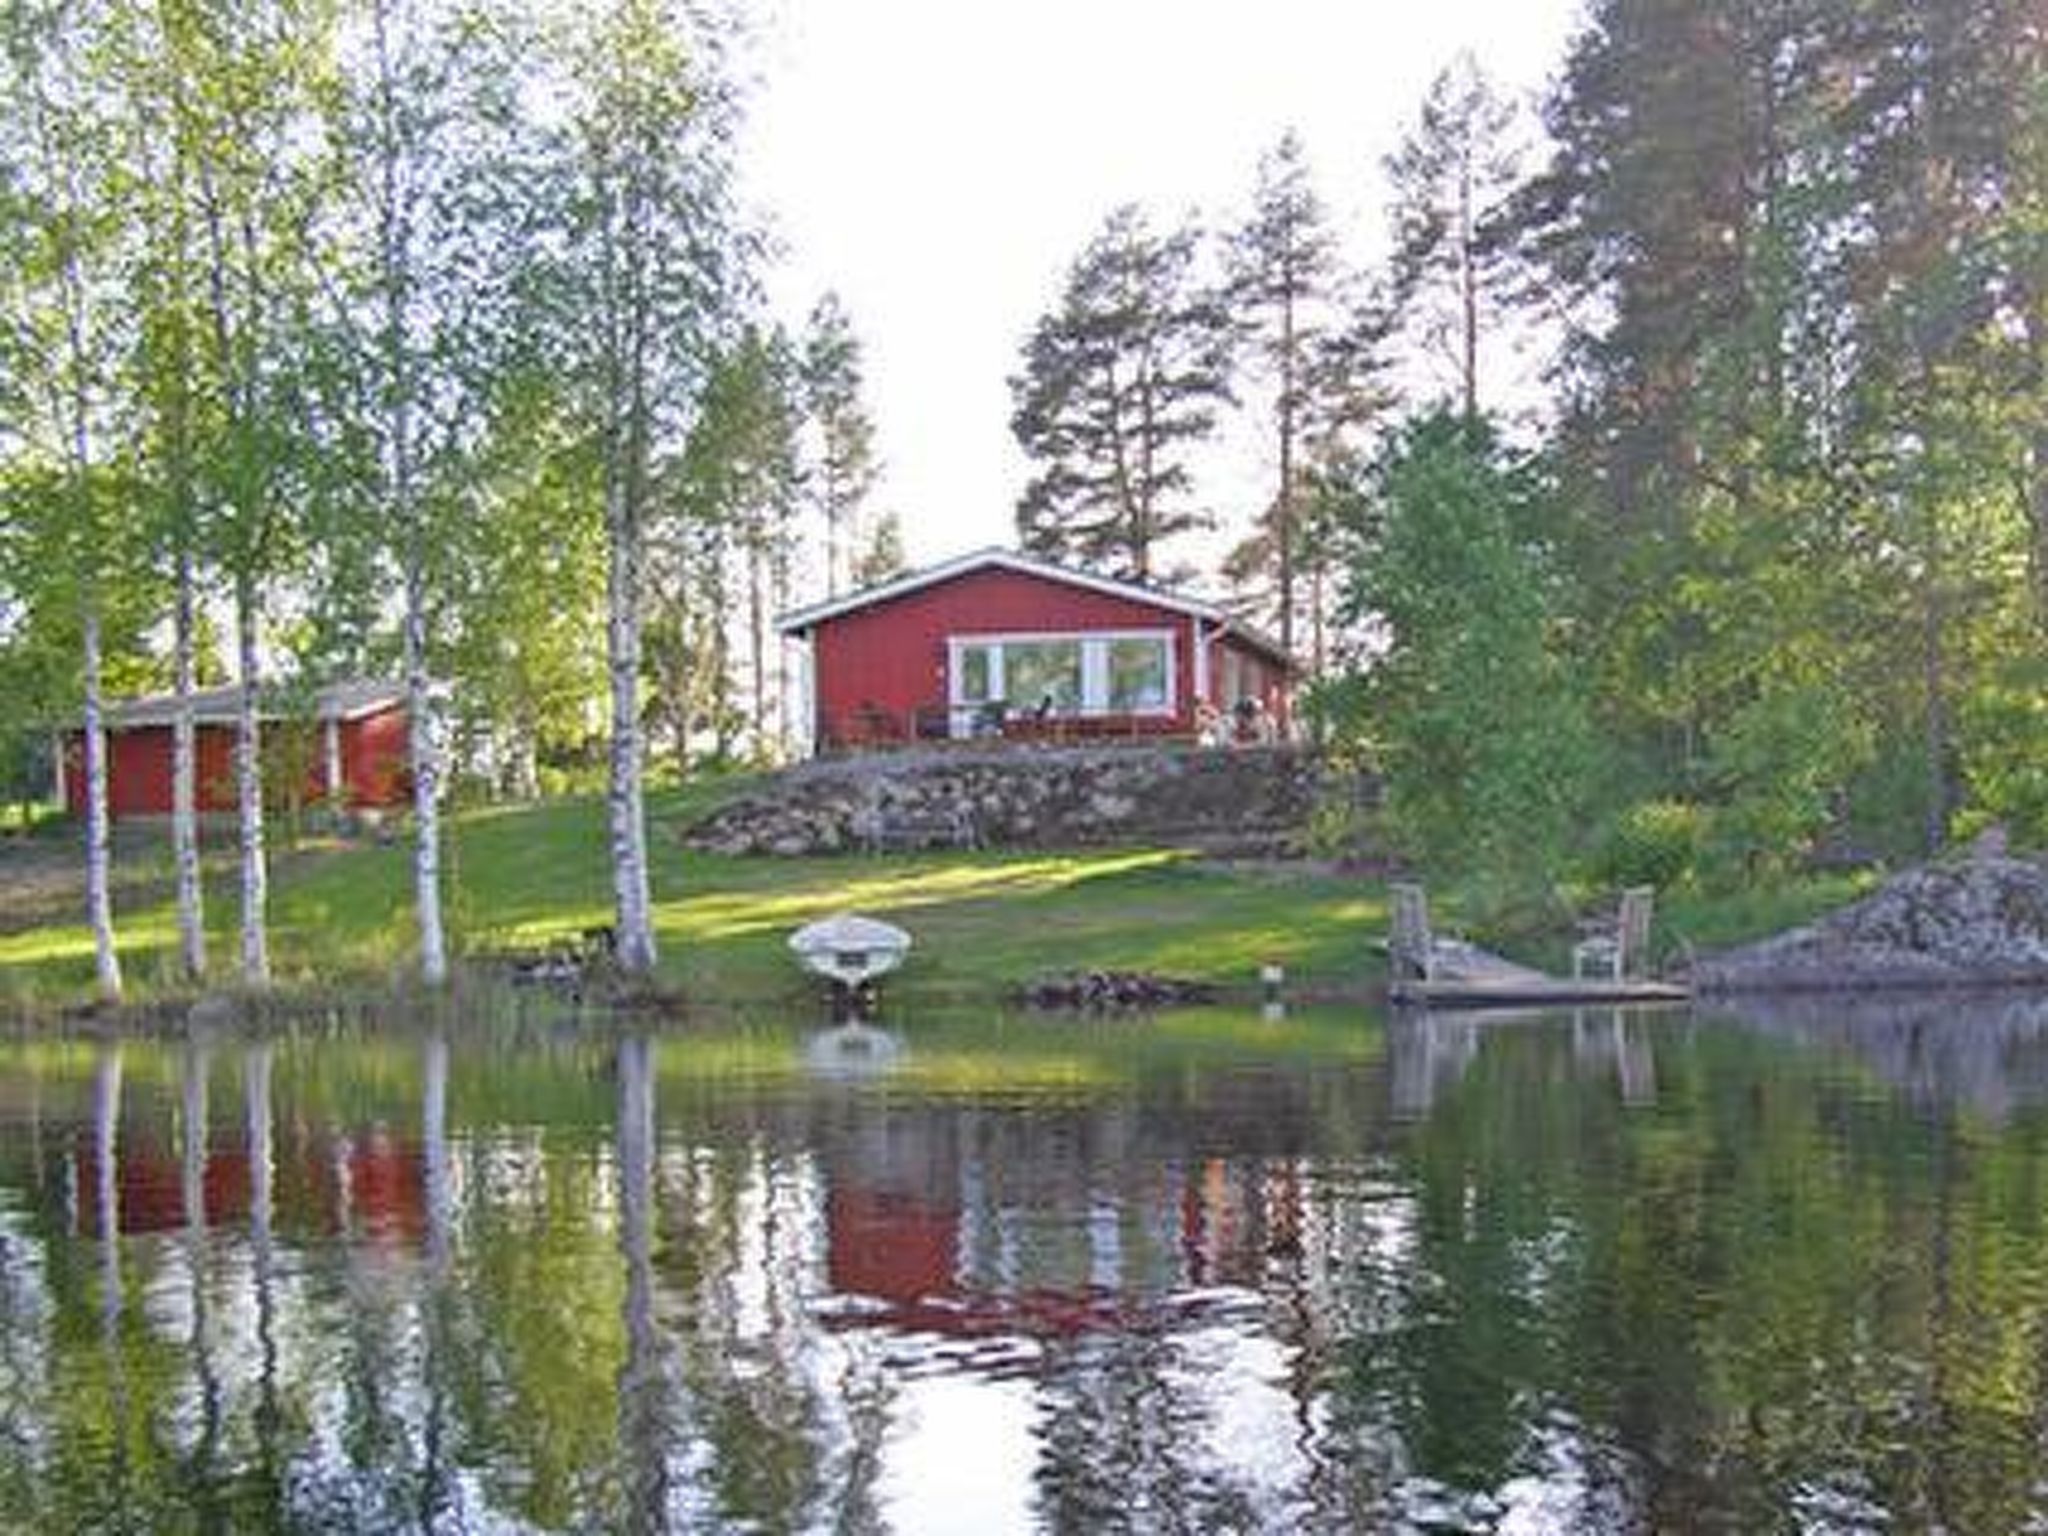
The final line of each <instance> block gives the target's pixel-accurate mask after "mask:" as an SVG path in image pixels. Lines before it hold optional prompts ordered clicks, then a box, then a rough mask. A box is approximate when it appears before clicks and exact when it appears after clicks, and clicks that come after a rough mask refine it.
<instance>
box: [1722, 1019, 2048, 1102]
mask: <svg viewBox="0 0 2048 1536" xmlns="http://www.w3.org/2000/svg"><path fill="white" fill-rule="evenodd" d="M1716 1012H1717V1013H1718V1014H1719V1015H1721V1016H1722V1017H1725V1018H1728V1019H1732V1020H1734V1021H1736V1022H1739V1023H1741V1024H1743V1025H1744V1026H1746V1027H1747V1028H1750V1029H1755V1030H1760V1031H1763V1032H1765V1033H1767V1034H1771V1035H1776V1036H1780V1037H1782V1038H1785V1039H1790V1040H1796V1041H1798V1042H1800V1043H1801V1044H1805V1045H1812V1046H1818V1047H1823V1048H1825V1049H1827V1050H1829V1051H1833V1052H1835V1053H1837V1054H1839V1055H1841V1056H1843V1057H1845V1058H1849V1059H1853V1060H1855V1061H1856V1062H1858V1063H1860V1064H1861V1065H1862V1066H1863V1067H1865V1068H1866V1069H1867V1070H1869V1071H1871V1072H1874V1073H1875V1074H1876V1075H1877V1076H1878V1077H1879V1078H1880V1079H1881V1080H1882V1081H1884V1082H1886V1083H1889V1084H1891V1085H1892V1086H1894V1087H1896V1088H1899V1089H1902V1090H1904V1091H1905V1092H1906V1093H1907V1094H1908V1095H1909V1096H1911V1097H1912V1098H1913V1099H1914V1100H1915V1101H1916V1102H1918V1103H1921V1104H1923V1105H1929V1106H1946V1105H1953V1104H1963V1105H1967V1106H1969V1108H1971V1109H1972V1110H1974V1111H1976V1112H1977V1113H1979V1114H1982V1115H1985V1116H1988V1117H1989V1118H1991V1119H1994V1120H2005V1119H2007V1118H2008V1117H2010V1116H2011V1114H2012V1113H2013V1111H2014V1110H2016V1109H2018V1108H2020V1107H2021V1106H2023V1105H2034V1104H2040V1103H2042V1102H2043V1101H2048V998H2044V997H2042V996H2040V995H2039V994H2038V993H1999V992H1987V993H1983V994H1978V995H1971V996H1968V997H1965V998H1963V999H1961V1000H1960V1001H1959V1000H1958V998H1957V997H1956V996H1955V994H1953V993H1946V992H1939V991H1936V992H1925V993H1918V994H1915V993H1907V994H1904V995H1902V996H1896V997H1886V996H1865V997H1853V998H1846V999H1845V998H1842V997H1835V996H1829V995H1827V994H1798V993H1795V994H1790V995H1786V996H1779V997H1754V998H1740V999H1731V1000H1729V1001H1727V1002H1724V1003H1720V1004H1717V1005H1716Z"/></svg>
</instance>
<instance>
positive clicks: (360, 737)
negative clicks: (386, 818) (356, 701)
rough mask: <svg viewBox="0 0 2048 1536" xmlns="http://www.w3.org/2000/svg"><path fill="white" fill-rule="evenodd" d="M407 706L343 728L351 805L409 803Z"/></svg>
mask: <svg viewBox="0 0 2048 1536" xmlns="http://www.w3.org/2000/svg"><path fill="white" fill-rule="evenodd" d="M405 745H406V744H405V706H404V705H402V704H394V705H392V706H391V707H390V708H389V709H382V710H379V711H378V712H377V713H376V714H374V715H364V716H363V717H362V718H361V719H359V720H349V721H345V722H343V724H342V727H341V761H342V769H341V772H342V777H343V779H344V780H345V781H346V782H347V784H348V802H349V804H350V805H376V806H395V805H402V804H404V803H405V798H406V795H407V793H408V791H409V787H410V780H409V778H408V776H407V773H406V759H405Z"/></svg>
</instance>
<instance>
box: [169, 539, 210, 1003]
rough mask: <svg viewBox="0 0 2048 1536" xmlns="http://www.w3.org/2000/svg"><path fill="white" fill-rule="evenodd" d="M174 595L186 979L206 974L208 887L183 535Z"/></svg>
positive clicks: (178, 852)
mask: <svg viewBox="0 0 2048 1536" xmlns="http://www.w3.org/2000/svg"><path fill="white" fill-rule="evenodd" d="M177 565H178V569H177V587H176V591H175V592H174V593H173V596H172V616H171V652H172V655H171V666H172V672H173V681H172V685H173V687H174V688H175V689H176V690H177V700H178V703H177V713H176V715H175V716H173V718H172V722H171V851H172V859H173V862H174V863H175V865H176V868H177V886H178V963H179V966H180V968H181V969H182V970H183V971H184V974H185V979H186V980H187V981H197V980H199V979H200V978H201V977H202V976H204V975H205V974H206V906H205V901H206V897H205V891H204V886H203V884H202V882H201V880H200V870H199V744H198V731H197V729H196V728H195V725H194V721H193V718H192V684H193V667H192V646H193V627H194V626H193V614H192V607H193V599H192V585H193V581H192V552H191V550H190V549H189V548H187V547H185V544H184V541H183V539H182V537H181V540H180V545H179V549H178V559H177Z"/></svg>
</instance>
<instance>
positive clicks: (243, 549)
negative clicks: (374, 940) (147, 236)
mask: <svg viewBox="0 0 2048 1536" xmlns="http://www.w3.org/2000/svg"><path fill="white" fill-rule="evenodd" d="M328 22H329V18H327V16H326V15H325V14H324V13H322V12H318V11H309V10H306V9H304V8H302V7H298V6H296V5H290V4H284V3H279V4H269V3H265V0H253V3H250V4H247V5H245V6H241V7H237V8H235V9H234V13H233V14H232V15H229V16H212V17H207V18H204V19H203V24H202V22H201V21H200V20H198V19H194V20H193V23H192V24H191V25H190V26H189V28H187V29H185V30H184V31H183V32H182V34H181V35H182V37H183V40H184V45H185V53H184V56H183V59H182V60H181V67H182V68H183V71H184V78H185V82H186V90H187V95H186V101H187V103H188V105H189V111H190V113H191V119H190V121H191V126H192V144H193V149H194V165H193V175H194V177H195V180H196V183H197V187H198V194H199V201H198V213H199V218H200V231H199V241H200V253H201V254H200V262H201V267H202V276H201V287H202V292H203V295H204V298H203V305H204V319H203V323H202V325H201V328H200V329H201V337H202V361H201V368H202V372H203V376H204V378H205V381H206V388H207V392H208V395H209V407H210V412H211V415H212V417H213V420H214V428H213V430H212V432H211V433H210V434H209V442H208V454H207V462H208V481H209V484H208V493H209V496H210V498H211V499H212V501H213V503H214V511H215V516H214V518H213V519H212V524H213V536H212V538H211V540H210V543H211V546H212V550H213V553H214V555H215V557H216V558H217V560H218V561H219V564H220V566H221V568H222V571H223V573H224V575H225V576H226V579H227V583H228V587H229V593H230V598H231V605H232V608H233V612H234V637H235V641H234V650H235V659H236V673H237V677H238V681H239V690H238V697H237V704H236V728H235V803H236V821H237V825H238V827H239V833H240V836H239V852H240V861H239V862H240V887H241V971H242V977H243V979H244V981H246V982H247V983H249V984H250V985H253V986H263V985H265V984H267V983H268V981H269V979H270V941H269V924H268V916H267V912H268V903H269V867H268V857H267V853H266V849H265V833H264V806H263V759H262V732H261V718H262V698H263V681H264V667H263V633H262V632H263V622H264V604H265V599H266V594H267V590H268V585H269V583H270V582H271V580H272V579H273V578H274V577H275V576H276V575H277V574H278V573H279V572H281V571H282V570H283V569H285V567H286V565H287V562H288V560H289V557H290V556H291V554H292V539H293V534H294V529H293V525H292V517H291V511H292V500H291V486H290V481H289V475H290V473H291V471H292V470H293V467H294V454H295V450H296V447H297V444H296V442H295V427H296V424H297V422H298V421H299V420H300V419H301V417H302V415H303V409H302V403H301V402H300V401H299V400H298V399H297V398H296V392H297V382H296V381H295V380H294V378H293V370H294V369H295V368H296V367H297V366H298V365H299V363H300V362H301V360H302V359H301V357H300V355H299V348H300V346H301V344H302V340H303V336H304V334H305V329H306V323H307V310H308V291H307V290H308V287H309V285H310V283H311V281H312V268H311V253H310V251H309V249H308V247H307V244H306V240H307V236H308V232H309V229H310V227H311V215H312V208H313V206H314V204H315V203H316V202H317V199H318V196H319V194H320V191H321V188H320V186H319V183H318V180H317V170H318V162H319V156H320V148H319V146H320V136H319V134H318V131H317V114H316V113H315V111H314V102H315V101H316V99H317V98H318V96H319V94H320V93H321V92H322V91H323V90H325V89H327V88H328V86H329V85H330V84H331V75H330V71H331V67H332V62H333V60H332V36H331V32H330V31H329V30H328Z"/></svg>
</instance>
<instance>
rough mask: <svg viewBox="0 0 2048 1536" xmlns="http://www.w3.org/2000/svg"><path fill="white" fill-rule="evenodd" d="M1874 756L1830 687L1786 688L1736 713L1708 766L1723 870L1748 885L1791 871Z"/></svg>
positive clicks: (1855, 718) (1863, 728)
mask: <svg viewBox="0 0 2048 1536" xmlns="http://www.w3.org/2000/svg"><path fill="white" fill-rule="evenodd" d="M1873 748H1874V738H1873V733H1872V731H1871V728H1870V725H1869V723H1868V722H1867V721H1866V720H1865V719H1864V718H1863V717H1862V715H1861V713H1860V712H1859V711H1858V709H1857V707H1856V703H1855V701H1854V700H1852V699H1851V698H1849V697H1848V696H1847V695H1846V694H1845V693H1844V692H1843V691H1841V690H1840V689H1837V688H1830V687H1827V686H1825V685H1819V684H1814V685H1807V686H1803V687H1802V686H1797V685H1787V686H1784V687H1781V688H1777V689H1774V690H1773V691H1771V692H1769V693H1767V694H1765V695H1763V696H1761V697H1759V698H1757V699H1755V700H1752V701H1751V702H1750V703H1749V704H1748V705H1747V706H1745V707H1744V708H1742V709H1741V710H1739V711H1737V712H1736V713H1735V715H1734V716H1733V718H1732V719H1731V720H1730V721H1729V723H1728V726H1727V728H1726V729H1725V730H1724V731H1723V732H1722V734H1721V736H1720V737H1719V739H1718V749H1717V751H1716V752H1715V754H1714V756H1713V758H1712V759H1711V760H1710V762H1709V765H1708V777H1709V779H1710V782H1711V783H1712V784H1713V785H1714V788H1715V790H1716V792H1717V794H1718V797H1719V803H1718V804H1717V805H1716V807H1715V811H1714V818H1713V832H1714V836H1713V840H1712V847H1713V853H1714V857H1715V859H1716V860H1717V862H1718V863H1719V865H1720V867H1721V869H1722V871H1723V872H1727V873H1735V872H1739V873H1740V874H1741V875H1742V876H1743V877H1744V878H1748V879H1754V878H1756V877H1758V876H1760V875H1764V874H1770V873H1782V872H1783V871H1785V870H1786V869H1789V868H1791V867H1793V866H1795V865H1796V864H1797V863H1798V862H1799V861H1800V860H1801V859H1802V858H1803V857H1804V856H1805V854H1806V853H1807V852H1808V851H1809V850H1810V849H1811V848H1812V846H1813V844H1814V843H1815V841H1816V840H1817V839H1818V838H1819V837H1820V835H1821V833H1822V832H1823V831H1824V830H1825V829H1826V828H1827V826H1828V825H1829V823H1830V821H1831V820H1832V819H1833V818H1834V816H1835V814H1836V812H1837V809H1838V808H1839V806H1840V805H1841V804H1842V802H1843V800H1844V797H1845V794H1846V790H1847V786H1848V785H1849V784H1850V782H1851V781H1852V780H1853V778H1854V776H1855V775H1856V774H1857V773H1858V772H1859V771H1860V770H1861V769H1863V768H1865V767H1866V766H1868V764H1869V763H1870V760H1871V755H1872V751H1873Z"/></svg>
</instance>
